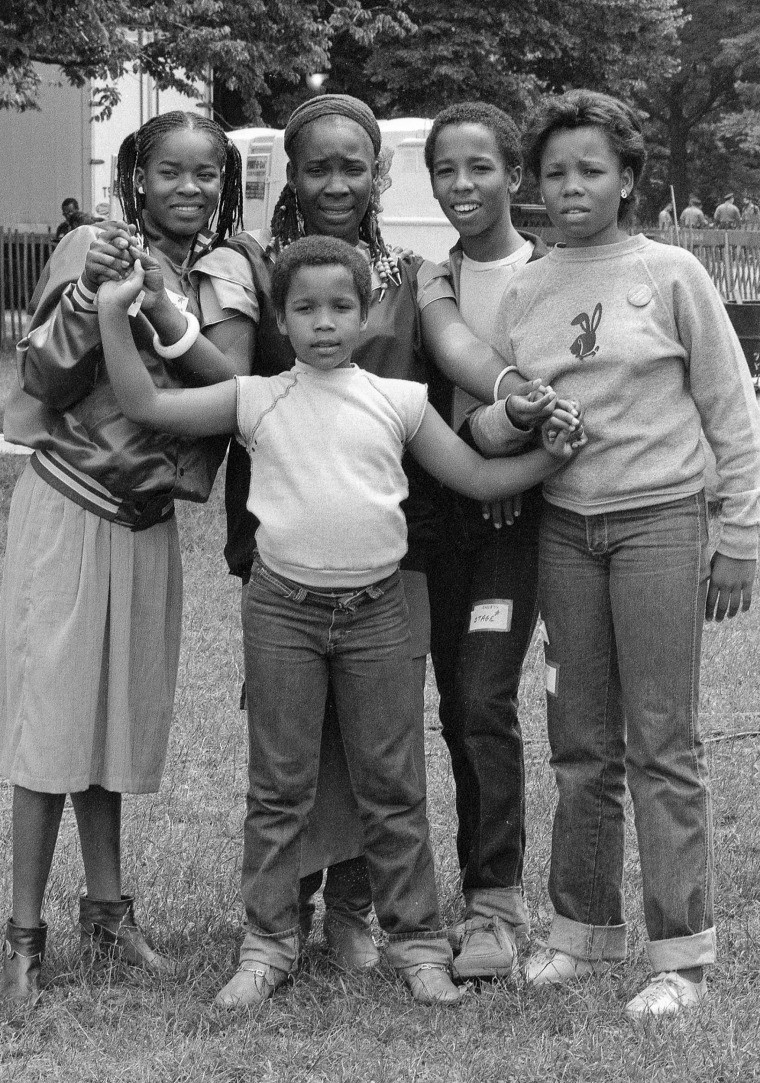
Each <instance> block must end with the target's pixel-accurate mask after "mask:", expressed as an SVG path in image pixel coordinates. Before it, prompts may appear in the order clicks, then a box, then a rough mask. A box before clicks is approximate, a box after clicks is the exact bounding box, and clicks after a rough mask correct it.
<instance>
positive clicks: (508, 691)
mask: <svg viewBox="0 0 760 1083" xmlns="http://www.w3.org/2000/svg"><path fill="white" fill-rule="evenodd" d="M542 507H543V499H542V497H541V490H540V488H538V489H531V490H529V491H528V492H526V493H525V494H524V496H523V509H522V514H521V515H520V516H519V517H518V518H517V519H516V521H515V523H514V524H513V525H512V526H504V527H502V528H501V530H495V529H494V527H493V526H492V525H491V523H490V522H485V521H484V520H483V517H482V514H481V509H480V505H479V504H477V505H476V504H475V503H474V502H473V501H464V500H460V501H459V502H458V505H457V509H456V510H458V512H459V517H458V523H457V524H456V526H457V528H458V529H453V530H452V531H451V532H450V543H449V545H448V549H447V550H446V551H444V552H443V553H442V554H441V555H440V556H439V559H438V560H437V561H436V562H435V563H433V564H432V566H431V567H430V569H429V571H428V589H429V593H430V608H431V630H432V635H431V653H432V659H433V666H434V668H435V676H436V681H437V684H438V691H439V693H440V707H439V712H440V718H441V725H442V735H443V738H444V740H445V741H446V744H447V746H448V749H449V754H450V756H451V766H452V772H453V775H454V783H455V787H456V808H457V818H458V831H457V852H458V856H459V864H460V867H461V869H462V888H463V891H464V895H465V900H466V905H467V911H466V914H467V916H468V917H470V916H474V915H475V914H483V913H489V914H494V913H495V914H497V915H498V916H499V917H502V918H504V919H505V920H507V921H509V922H510V923H511V924H512V925H515V926H517V927H518V928H521V929H522V930H523V931H524V932H525V933H526V934H527V931H528V914H527V910H526V907H525V903H524V900H523V895H522V873H523V858H524V853H525V767H524V762H523V741H522V731H521V728H520V719H519V717H518V690H519V686H520V677H521V674H522V667H523V662H524V660H525V655H526V653H527V650H528V647H529V646H530V641H531V637H532V635H533V629H534V627H535V624H536V616H537V602H536V593H537V579H538V532H539V523H540V518H541V511H542Z"/></svg>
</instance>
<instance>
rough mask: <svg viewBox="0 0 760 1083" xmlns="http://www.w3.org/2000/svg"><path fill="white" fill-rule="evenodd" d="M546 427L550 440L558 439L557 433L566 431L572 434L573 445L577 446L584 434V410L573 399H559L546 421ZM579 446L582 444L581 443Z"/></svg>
mask: <svg viewBox="0 0 760 1083" xmlns="http://www.w3.org/2000/svg"><path fill="white" fill-rule="evenodd" d="M546 427H547V428H546V432H547V437H548V439H549V441H550V442H553V441H554V440H555V439H556V436H557V433H559V432H564V433H567V434H568V435H569V436H570V438H571V439H570V444H571V446H575V444H576V443H578V441H579V440H580V437H581V436H583V435H584V428H583V411H582V409H581V407H580V405H579V404H578V403H577V402H575V401H574V400H573V399H557V403H556V405H555V407H554V412H553V413H552V416H551V417H550V418H548V419H547V421H546ZM585 442H586V441H585V440H584V443H585ZM578 446H579V447H580V446H581V445H580V443H578Z"/></svg>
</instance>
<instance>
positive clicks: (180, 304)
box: [166, 290, 187, 312]
mask: <svg viewBox="0 0 760 1083" xmlns="http://www.w3.org/2000/svg"><path fill="white" fill-rule="evenodd" d="M166 296H167V297H168V298H169V300H170V301H171V303H172V304H173V305H174V307H175V308H178V309H179V310H180V312H186V311H187V297H183V295H182V294H181V293H175V292H174V290H167V291H166Z"/></svg>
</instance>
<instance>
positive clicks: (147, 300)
mask: <svg viewBox="0 0 760 1083" xmlns="http://www.w3.org/2000/svg"><path fill="white" fill-rule="evenodd" d="M136 259H137V260H139V262H140V265H141V266H142V269H143V273H144V278H143V284H142V288H143V293H144V297H143V300H142V305H141V307H142V309H143V310H144V311H145V312H150V310H151V309H152V308H154V307H155V306H156V305H157V304H158V302H159V301H160V300H162V299H163V297H164V276H163V273H162V271H161V264H160V263H159V262H158V260H157V259H156V258H155V257H154V256H151V255H150V254H149V253H148V252H146V251H145V250H142V251H139V250H138V251H136ZM167 303H168V304H171V301H168V302H167Z"/></svg>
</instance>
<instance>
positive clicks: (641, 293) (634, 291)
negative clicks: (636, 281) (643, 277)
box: [628, 282, 652, 308]
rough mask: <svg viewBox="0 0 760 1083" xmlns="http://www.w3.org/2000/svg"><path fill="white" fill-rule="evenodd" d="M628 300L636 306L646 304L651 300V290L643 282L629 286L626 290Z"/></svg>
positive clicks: (640, 306)
mask: <svg viewBox="0 0 760 1083" xmlns="http://www.w3.org/2000/svg"><path fill="white" fill-rule="evenodd" d="M628 300H629V301H630V303H631V304H632V305H635V307H636V308H643V307H644V305H648V304H649V302H650V301H651V300H652V291H651V290H650V288H649V286H647V285H646V284H645V283H643V282H642V283H641V285H640V286H631V288H630V289H629V290H628Z"/></svg>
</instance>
